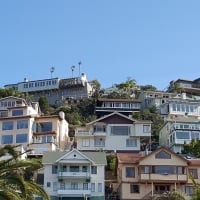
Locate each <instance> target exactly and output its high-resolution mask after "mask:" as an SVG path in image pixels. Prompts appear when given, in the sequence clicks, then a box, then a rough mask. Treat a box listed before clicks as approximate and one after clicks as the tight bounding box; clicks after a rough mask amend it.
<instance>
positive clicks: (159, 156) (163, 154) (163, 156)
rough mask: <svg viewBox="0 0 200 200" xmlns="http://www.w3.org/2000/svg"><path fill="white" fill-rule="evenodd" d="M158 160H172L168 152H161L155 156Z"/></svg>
mask: <svg viewBox="0 0 200 200" xmlns="http://www.w3.org/2000/svg"><path fill="white" fill-rule="evenodd" d="M155 158H157V159H171V154H169V153H167V152H166V151H160V152H158V153H157V154H156V155H155Z"/></svg>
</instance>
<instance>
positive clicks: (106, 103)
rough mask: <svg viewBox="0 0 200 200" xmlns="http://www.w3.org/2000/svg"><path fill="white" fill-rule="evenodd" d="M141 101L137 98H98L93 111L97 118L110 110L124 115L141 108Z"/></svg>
mask: <svg viewBox="0 0 200 200" xmlns="http://www.w3.org/2000/svg"><path fill="white" fill-rule="evenodd" d="M140 104H141V102H140V100H138V99H109V98H99V99H98V100H97V103H96V107H95V112H96V115H97V118H100V117H102V116H105V115H108V114H110V113H112V112H119V113H122V114H124V115H126V116H129V115H131V114H132V113H134V112H139V111H140V110H141V105H140Z"/></svg>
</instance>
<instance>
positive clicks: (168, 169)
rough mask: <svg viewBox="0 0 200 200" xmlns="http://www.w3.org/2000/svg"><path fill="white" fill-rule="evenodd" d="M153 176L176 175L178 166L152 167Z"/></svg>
mask: <svg viewBox="0 0 200 200" xmlns="http://www.w3.org/2000/svg"><path fill="white" fill-rule="evenodd" d="M152 173H153V174H166V175H167V174H176V166H167V165H157V166H152Z"/></svg>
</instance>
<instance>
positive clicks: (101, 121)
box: [75, 112, 152, 152]
mask: <svg viewBox="0 0 200 200" xmlns="http://www.w3.org/2000/svg"><path fill="white" fill-rule="evenodd" d="M151 124H152V122H151V121H145V120H141V121H139V120H135V119H133V118H132V117H128V116H126V115H123V114H121V113H118V112H113V113H111V114H108V115H106V116H103V117H101V118H98V119H96V120H94V121H92V122H90V123H88V124H86V125H85V126H81V127H77V128H76V129H75V139H76V143H77V149H79V150H87V151H94V150H100V151H101V150H105V151H110V152H115V151H140V150H141V148H142V145H143V146H144V145H148V144H149V143H150V142H151Z"/></svg>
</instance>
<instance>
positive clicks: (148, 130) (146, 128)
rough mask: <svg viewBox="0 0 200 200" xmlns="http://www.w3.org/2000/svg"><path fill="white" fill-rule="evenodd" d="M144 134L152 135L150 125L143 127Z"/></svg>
mask: <svg viewBox="0 0 200 200" xmlns="http://www.w3.org/2000/svg"><path fill="white" fill-rule="evenodd" d="M143 132H144V133H150V132H151V126H150V125H143Z"/></svg>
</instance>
